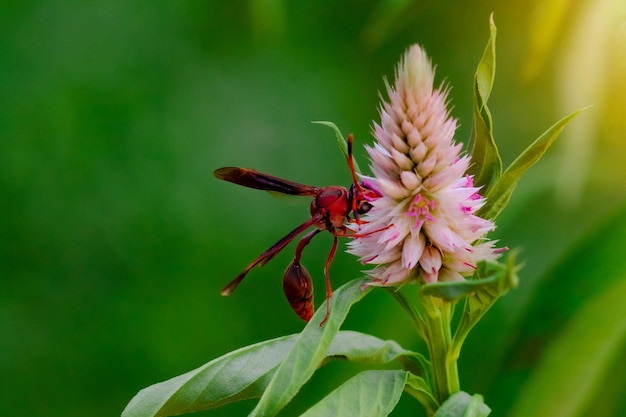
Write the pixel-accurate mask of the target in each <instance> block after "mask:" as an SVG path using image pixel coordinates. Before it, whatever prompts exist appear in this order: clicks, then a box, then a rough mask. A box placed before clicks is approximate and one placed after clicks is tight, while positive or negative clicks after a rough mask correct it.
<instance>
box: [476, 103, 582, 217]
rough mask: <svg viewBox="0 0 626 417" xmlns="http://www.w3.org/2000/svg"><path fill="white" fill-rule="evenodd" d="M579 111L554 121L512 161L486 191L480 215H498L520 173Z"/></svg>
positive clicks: (535, 160) (531, 163) (534, 160)
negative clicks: (485, 200)
mask: <svg viewBox="0 0 626 417" xmlns="http://www.w3.org/2000/svg"><path fill="white" fill-rule="evenodd" d="M581 111H582V110H576V111H575V112H573V113H570V114H569V115H567V116H565V117H564V118H562V119H561V120H559V121H558V122H556V123H555V124H554V125H552V126H551V127H550V128H549V129H548V130H546V131H545V132H544V133H543V134H542V135H541V136H539V137H538V138H537V139H536V140H535V141H534V142H533V143H532V144H531V145H530V146H529V147H528V148H526V150H524V152H522V153H521V155H520V156H518V157H517V159H516V160H515V161H513V163H512V164H511V165H510V166H509V167H508V168H507V169H506V171H505V172H504V173H503V174H502V176H501V177H500V178H499V179H498V180H497V181H496V182H495V184H494V185H493V187H491V188H490V189H489V191H488V192H487V195H486V198H487V203H486V204H485V205H484V206H483V207H481V209H480V210H479V211H478V215H479V216H480V217H483V218H487V219H495V218H496V217H498V215H499V214H500V212H501V211H502V210H503V209H504V207H506V205H507V204H508V202H509V199H510V198H511V194H513V190H515V187H516V186H517V183H518V182H519V180H520V179H521V177H522V175H524V173H525V172H526V171H527V170H528V169H529V168H530V167H532V166H533V165H535V163H537V161H539V159H541V157H542V156H543V155H544V154H545V153H546V151H547V150H548V148H550V146H551V145H552V143H553V142H554V140H555V139H556V138H557V137H558V136H559V134H560V133H561V131H562V130H563V129H564V128H565V126H566V125H567V124H568V123H569V122H570V121H571V120H572V119H573V118H574V117H576V116H577V115H578V113H580V112H581Z"/></svg>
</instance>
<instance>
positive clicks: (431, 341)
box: [421, 296, 460, 403]
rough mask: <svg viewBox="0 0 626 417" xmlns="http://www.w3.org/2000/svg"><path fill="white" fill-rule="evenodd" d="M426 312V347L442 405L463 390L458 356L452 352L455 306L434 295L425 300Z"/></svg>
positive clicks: (436, 396)
mask: <svg viewBox="0 0 626 417" xmlns="http://www.w3.org/2000/svg"><path fill="white" fill-rule="evenodd" d="M421 301H422V304H421V305H422V306H423V309H424V312H425V314H424V319H425V323H424V325H425V326H424V327H425V329H426V338H425V341H426V344H427V346H428V353H429V356H430V362H431V367H432V374H433V389H434V391H435V392H434V395H435V398H437V400H438V401H439V402H440V403H442V402H444V401H445V400H446V399H448V397H450V395H452V394H454V393H455V392H457V391H459V389H460V383H459V373H458V367H457V359H458V355H457V354H455V352H454V350H453V349H452V333H451V330H450V325H451V322H452V315H453V313H454V304H453V303H451V302H448V301H445V300H442V299H440V298H436V297H432V296H423V297H421Z"/></svg>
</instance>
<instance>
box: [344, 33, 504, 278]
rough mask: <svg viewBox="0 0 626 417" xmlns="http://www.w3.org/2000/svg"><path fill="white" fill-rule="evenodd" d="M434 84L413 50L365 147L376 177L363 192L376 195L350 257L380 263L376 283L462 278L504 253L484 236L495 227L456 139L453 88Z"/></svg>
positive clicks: (427, 65)
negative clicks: (451, 108) (451, 99)
mask: <svg viewBox="0 0 626 417" xmlns="http://www.w3.org/2000/svg"><path fill="white" fill-rule="evenodd" d="M434 79H435V73H434V70H433V67H432V65H431V63H430V60H429V59H428V57H427V56H426V54H425V53H424V51H423V50H422V48H420V47H419V46H418V45H413V46H412V47H411V48H409V50H408V51H407V52H406V53H405V54H404V56H403V57H402V59H401V60H400V63H399V64H398V67H397V69H396V75H395V81H394V83H393V85H392V84H390V83H388V82H386V86H387V96H388V97H389V99H388V100H387V101H384V102H383V103H382V104H381V106H380V110H379V113H380V122H378V123H374V125H373V129H372V133H373V135H374V137H375V139H376V141H375V142H374V144H373V146H366V150H367V152H368V154H369V156H370V161H371V164H370V168H371V171H372V172H373V173H374V176H373V177H363V181H364V182H363V186H364V187H365V188H367V189H370V190H375V192H376V194H377V196H376V198H372V199H371V201H369V203H370V204H371V205H372V208H371V210H369V211H368V212H367V213H365V214H364V215H363V216H361V220H362V221H361V223H360V224H359V225H358V226H354V229H355V230H356V229H358V230H357V233H358V235H359V237H356V238H355V239H353V240H352V241H350V242H349V243H348V252H349V253H352V254H353V255H356V256H358V257H359V259H360V260H361V262H363V263H364V264H370V265H376V267H375V268H374V269H371V270H369V271H367V273H368V275H370V276H371V277H372V282H371V283H370V285H375V286H399V285H403V284H404V283H406V282H407V281H409V280H414V279H419V280H420V281H421V282H425V283H432V282H437V281H459V280H463V279H464V277H467V276H470V275H471V274H472V273H473V271H474V269H475V268H476V265H477V264H478V263H479V262H481V261H484V260H493V259H496V258H497V257H498V256H499V255H500V254H501V253H502V252H503V251H505V250H506V248H494V245H495V242H493V241H490V240H488V239H487V238H486V237H485V235H486V234H487V233H488V232H489V231H491V230H493V229H494V228H495V225H494V223H493V222H492V221H490V220H487V219H482V218H480V217H478V216H476V212H477V210H478V209H480V207H482V206H483V205H484V204H485V200H484V198H483V197H482V196H481V195H480V193H479V191H480V188H479V187H475V186H474V179H473V178H472V176H471V175H469V174H468V173H467V170H468V168H469V165H470V158H469V157H468V156H467V155H464V154H463V153H462V144H461V143H456V142H455V140H454V132H455V130H456V126H457V123H456V120H455V119H453V118H451V117H450V114H449V111H448V109H447V108H446V103H447V101H448V98H447V92H448V90H447V89H446V88H441V87H439V88H437V87H435V83H434ZM376 194H374V195H376ZM390 225H392V226H390ZM385 228H386V230H384V231H381V230H383V229H385ZM376 231H381V232H379V233H377V232H376Z"/></svg>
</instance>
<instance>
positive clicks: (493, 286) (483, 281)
mask: <svg viewBox="0 0 626 417" xmlns="http://www.w3.org/2000/svg"><path fill="white" fill-rule="evenodd" d="M516 258H517V252H516V251H512V252H511V253H510V254H509V257H508V259H507V263H506V264H501V263H498V262H485V263H481V264H479V266H478V270H477V271H476V273H475V274H474V277H475V279H471V280H468V281H467V282H470V283H471V282H478V285H477V286H475V287H474V288H473V291H472V292H471V293H469V294H467V298H466V299H465V305H464V308H463V313H462V315H461V320H460V321H459V324H458V326H457V328H456V331H455V333H454V337H453V339H452V348H451V355H453V357H455V358H458V357H459V355H460V353H461V347H462V345H463V342H464V341H465V338H466V337H467V335H468V334H469V332H470V331H471V330H472V328H473V327H474V326H475V325H476V324H477V323H478V322H479V321H480V319H481V318H482V317H483V316H484V315H485V313H486V312H487V311H488V310H489V309H490V308H491V306H492V305H493V304H494V303H495V302H496V301H497V300H498V298H500V296H502V295H503V294H504V293H506V292H507V291H508V290H510V289H511V288H514V287H515V286H517V283H518V281H519V279H518V276H517V272H518V271H519V269H520V267H519V266H517V265H515V259H516Z"/></svg>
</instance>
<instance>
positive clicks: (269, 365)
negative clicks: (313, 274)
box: [122, 335, 298, 417]
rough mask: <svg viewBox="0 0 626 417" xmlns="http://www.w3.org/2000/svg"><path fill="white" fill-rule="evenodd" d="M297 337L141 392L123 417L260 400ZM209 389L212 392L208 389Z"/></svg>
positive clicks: (267, 344) (217, 361)
mask: <svg viewBox="0 0 626 417" xmlns="http://www.w3.org/2000/svg"><path fill="white" fill-rule="evenodd" d="M297 336H298V335H292V336H285V337H280V338H278V339H274V340H269V341H266V342H261V343H257V344H254V345H251V346H246V347H244V348H241V349H238V350H236V351H233V352H231V353H228V354H226V355H224V356H222V357H220V358H217V359H215V360H213V361H211V362H209V363H207V364H205V365H203V366H201V367H199V368H197V369H194V370H193V371H190V372H187V373H185V374H183V375H180V376H177V377H175V378H172V379H169V380H167V381H164V382H161V383H158V384H155V385H152V386H150V387H147V388H144V389H143V390H141V391H139V393H138V394H137V395H135V397H134V398H133V399H132V400H131V401H130V403H128V405H127V406H126V408H125V409H124V411H123V412H122V417H139V416H142V417H145V416H171V415H178V414H183V413H186V412H193V411H200V410H206V409H209V408H213V407H219V406H221V405H224V404H227V403H230V402H233V401H239V400H243V399H246V398H254V397H259V396H261V394H262V392H263V390H264V389H265V386H266V385H267V383H268V382H269V381H268V380H267V377H268V376H271V375H273V373H274V371H275V369H276V367H277V366H278V365H279V364H280V362H281V361H282V358H284V357H285V356H286V355H287V354H288V353H289V351H290V350H291V349H292V347H293V346H294V345H295V343H296V340H297ZM209 387H210V389H209Z"/></svg>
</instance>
